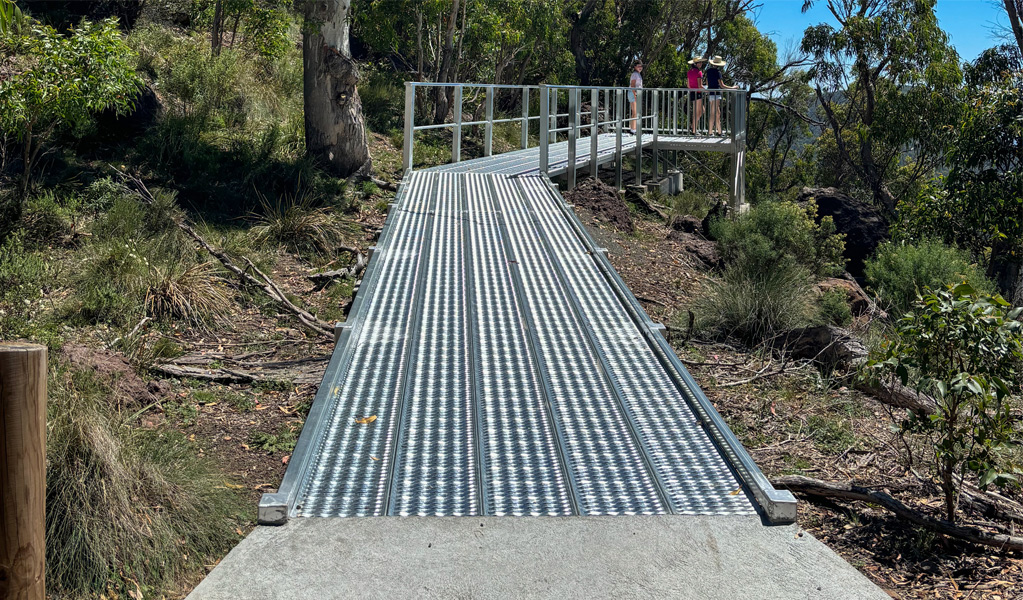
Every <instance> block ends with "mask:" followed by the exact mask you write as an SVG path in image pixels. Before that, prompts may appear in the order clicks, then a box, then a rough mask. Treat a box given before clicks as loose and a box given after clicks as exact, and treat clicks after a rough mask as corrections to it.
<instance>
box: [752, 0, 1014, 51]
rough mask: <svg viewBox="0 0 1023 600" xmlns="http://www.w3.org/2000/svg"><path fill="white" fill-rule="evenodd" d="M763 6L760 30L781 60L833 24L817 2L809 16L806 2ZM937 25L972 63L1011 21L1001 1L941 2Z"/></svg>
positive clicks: (785, 0)
mask: <svg viewBox="0 0 1023 600" xmlns="http://www.w3.org/2000/svg"><path fill="white" fill-rule="evenodd" d="M760 2H761V3H762V4H763V6H762V7H761V8H760V10H759V12H758V13H757V15H756V22H757V28H758V29H760V31H761V32H763V33H766V34H768V35H770V36H771V39H773V40H774V42H775V43H776V44H778V59H779V60H784V58H785V56H786V53H787V51H789V50H795V49H798V47H799V42H800V41H801V40H802V39H803V31H804V30H805V29H806V28H807V27H808V26H810V25H816V24H817V23H821V22H828V23H834V19H833V17H832V16H831V13H830V12H828V9H827V7H826V4H825V0H818V1H817V2H816V3H815V5H814V7H813V8H812V9H811V10H810V11H808V12H807V13H806V14H802V13H801V12H800V9H801V8H802V6H803V0H760ZM937 13H938V22H939V23H940V24H941V28H942V29H944V30H945V32H946V33H948V35H949V38H950V39H951V41H952V45H953V46H955V48H956V50H958V52H959V56H960V57H962V58H963V59H964V60H973V59H974V58H976V57H977V56H978V55H979V54H980V53H981V52H983V51H984V50H986V49H988V48H990V47H991V46H994V45H997V44H999V43H1001V42H1000V40H999V39H998V36H997V32H996V31H995V30H996V29H997V28H998V26H999V25H1001V26H1005V25H1006V24H1007V22H1008V19H1007V18H1006V17H1005V9H1004V8H1003V7H1001V2H1000V1H998V0H938V5H937Z"/></svg>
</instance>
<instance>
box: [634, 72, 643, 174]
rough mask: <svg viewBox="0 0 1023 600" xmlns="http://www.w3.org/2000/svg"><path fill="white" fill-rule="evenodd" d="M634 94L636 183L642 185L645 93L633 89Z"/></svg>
mask: <svg viewBox="0 0 1023 600" xmlns="http://www.w3.org/2000/svg"><path fill="white" fill-rule="evenodd" d="M635 94H636V165H635V167H636V185H643V99H644V96H645V94H644V93H643V92H642V91H641V90H639V89H636V90H635Z"/></svg>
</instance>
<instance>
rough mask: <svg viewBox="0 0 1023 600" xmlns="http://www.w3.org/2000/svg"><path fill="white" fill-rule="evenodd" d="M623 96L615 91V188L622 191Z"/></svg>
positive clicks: (618, 91) (620, 91) (619, 91)
mask: <svg viewBox="0 0 1023 600" xmlns="http://www.w3.org/2000/svg"><path fill="white" fill-rule="evenodd" d="M623 97H624V95H623V94H622V90H615V188H617V189H619V190H620V189H622V159H623V158H624V156H622V127H624V126H625V123H624V122H623V119H622V108H623V106H622V105H623V104H624V102H623V101H622V99H623Z"/></svg>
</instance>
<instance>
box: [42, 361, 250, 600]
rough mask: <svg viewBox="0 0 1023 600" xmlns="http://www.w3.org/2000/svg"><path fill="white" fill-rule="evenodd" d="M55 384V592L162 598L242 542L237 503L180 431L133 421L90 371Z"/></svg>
mask: <svg viewBox="0 0 1023 600" xmlns="http://www.w3.org/2000/svg"><path fill="white" fill-rule="evenodd" d="M49 389H50V395H49V403H48V406H47V409H48V419H47V444H46V449H47V461H46V463H47V468H46V584H47V592H48V596H49V595H52V596H54V597H97V596H98V595H99V594H104V593H105V594H110V593H111V592H114V595H116V596H118V597H127V596H128V594H129V593H131V594H137V592H143V594H144V596H145V597H150V596H152V597H160V596H161V595H162V592H164V591H165V590H166V589H167V588H168V587H169V586H170V585H171V584H172V583H173V582H174V581H175V580H176V579H178V578H180V577H182V576H185V575H192V574H195V573H199V572H201V571H202V570H203V568H204V566H205V565H207V564H209V563H210V562H212V561H214V560H216V559H217V558H219V557H220V556H222V555H223V553H224V552H225V551H226V550H227V549H228V548H230V546H231V545H233V544H234V543H236V542H237V540H238V536H237V535H236V534H235V532H234V531H235V528H237V527H238V516H239V512H240V511H239V507H240V506H241V504H240V502H241V501H240V499H239V498H238V497H237V496H236V495H235V493H234V492H232V491H231V490H230V489H227V488H226V486H224V477H223V475H222V474H219V473H217V472H216V471H214V470H212V469H211V468H210V467H209V466H208V465H207V464H206V463H204V462H202V461H201V460H200V459H199V458H197V456H198V452H197V449H196V448H195V447H193V445H192V444H191V443H190V442H189V441H188V440H186V439H185V437H184V436H183V435H182V434H180V433H178V432H175V431H172V430H166V429H161V430H146V429H143V428H139V427H137V426H136V425H135V424H134V423H129V422H127V421H126V419H125V417H124V416H123V415H121V414H119V413H118V412H116V409H114V408H112V405H111V403H110V402H109V396H110V394H111V390H110V389H109V387H108V386H106V385H105V384H104V383H102V382H100V381H98V380H97V379H96V378H95V376H94V375H93V374H91V373H86V372H81V371H75V370H69V369H66V368H64V367H62V366H60V365H59V364H58V365H57V366H56V367H55V368H54V369H53V370H51V375H50V385H49ZM131 409H132V412H134V411H135V410H136V407H131ZM136 585H137V586H138V588H136Z"/></svg>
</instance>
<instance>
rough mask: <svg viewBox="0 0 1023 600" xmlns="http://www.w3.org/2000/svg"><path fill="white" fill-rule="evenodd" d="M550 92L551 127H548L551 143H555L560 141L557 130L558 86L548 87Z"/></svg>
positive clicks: (548, 98)
mask: <svg viewBox="0 0 1023 600" xmlns="http://www.w3.org/2000/svg"><path fill="white" fill-rule="evenodd" d="M548 91H549V94H548V96H547V101H548V102H550V107H549V108H548V111H549V113H548V114H550V116H551V128H550V129H548V130H547V131H548V135H549V136H550V139H549V140H548V141H549V142H550V143H552V144H555V143H557V141H558V132H557V131H555V130H556V129H557V128H558V88H548Z"/></svg>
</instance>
